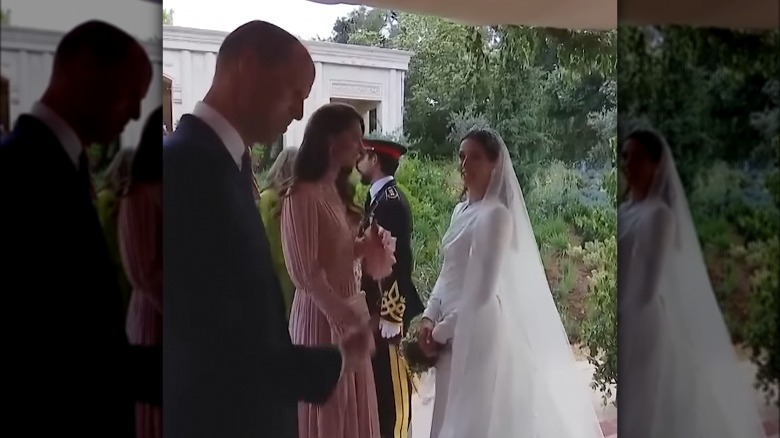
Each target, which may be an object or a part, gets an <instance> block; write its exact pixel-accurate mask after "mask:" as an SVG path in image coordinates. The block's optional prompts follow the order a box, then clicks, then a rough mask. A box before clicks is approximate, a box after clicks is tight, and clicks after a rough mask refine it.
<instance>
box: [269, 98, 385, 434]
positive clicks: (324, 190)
mask: <svg viewBox="0 0 780 438" xmlns="http://www.w3.org/2000/svg"><path fill="white" fill-rule="evenodd" d="M363 132H364V124H363V118H362V116H361V115H360V114H359V113H358V112H357V111H356V110H355V109H354V108H352V107H351V106H349V105H345V104H339V103H331V104H327V105H325V106H323V107H321V108H319V109H318V110H317V111H315V112H314V114H312V116H311V118H310V119H309V122H308V124H307V126H306V131H305V133H304V137H303V142H302V144H301V147H300V150H299V151H298V156H297V158H296V161H295V166H294V178H295V180H294V183H293V185H292V187H291V189H290V190H289V192H288V193H287V194H286V196H285V199H284V201H283V206H282V243H283V248H284V255H285V261H286V263H287V267H288V270H289V273H290V278H291V279H292V281H293V283H294V284H295V287H296V293H295V298H294V299H293V304H292V313H291V315H290V334H291V337H292V341H293V343H294V344H299V345H310V346H315V345H332V344H337V343H338V341H339V339H340V338H341V336H342V335H344V334H345V333H347V332H351V331H352V330H363V331H364V333H365V334H364V336H366V337H367V339H366V343H367V344H370V345H373V338H372V337H371V336H372V334H371V332H370V330H367V328H366V327H367V325H366V324H367V321H368V319H369V315H368V307H367V306H366V303H365V298H364V297H363V296H362V295H361V294H360V291H359V289H358V285H357V282H356V281H355V270H354V269H355V262H356V261H358V260H360V258H361V257H362V256H363V255H364V254H365V252H366V251H367V249H368V248H369V246H370V245H367V244H366V242H365V241H364V240H363V239H359V238H358V237H357V227H356V226H355V224H357V223H358V222H359V221H360V216H361V209H360V207H358V206H356V205H355V203H354V190H353V188H352V187H351V186H350V181H349V175H350V172H351V169H352V168H353V167H354V165H355V163H356V160H357V158H358V156H359V155H360V153H361V152H362V147H363V145H362V138H363ZM355 303H360V305H356V304H355ZM298 424H299V436H300V438H336V437H338V438H379V416H378V410H377V400H376V389H375V387H374V373H373V370H372V367H371V356H370V351H366V354H365V358H363V359H362V361H360V362H359V364H358V365H357V366H355V367H353V369H352V372H351V373H345V374H343V376H342V378H341V381H340V382H339V384H338V385H337V387H336V389H335V390H334V392H333V395H332V396H331V398H330V399H329V400H328V401H327V402H326V403H325V404H324V405H320V406H316V405H311V404H306V403H301V404H300V405H299V409H298Z"/></svg>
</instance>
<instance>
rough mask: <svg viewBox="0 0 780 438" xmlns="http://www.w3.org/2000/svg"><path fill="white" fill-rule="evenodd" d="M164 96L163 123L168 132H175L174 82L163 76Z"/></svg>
mask: <svg viewBox="0 0 780 438" xmlns="http://www.w3.org/2000/svg"><path fill="white" fill-rule="evenodd" d="M162 83H163V95H162V101H163V104H162V107H163V123H165V128H166V129H168V132H169V133H170V132H173V129H174V126H173V80H171V78H169V77H168V76H165V75H163V78H162Z"/></svg>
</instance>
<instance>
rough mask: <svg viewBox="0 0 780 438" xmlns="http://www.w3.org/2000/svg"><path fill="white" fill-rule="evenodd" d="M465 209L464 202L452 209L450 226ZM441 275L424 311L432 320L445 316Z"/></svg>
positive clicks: (424, 316)
mask: <svg viewBox="0 0 780 438" xmlns="http://www.w3.org/2000/svg"><path fill="white" fill-rule="evenodd" d="M462 209H463V202H459V203H458V204H457V205H455V208H454V209H453V210H452V216H450V226H452V222H453V221H454V220H455V217H456V216H457V215H458V213H460V211H461V210H462ZM440 279H441V277H439V278H437V279H436V283H435V284H434V285H433V291H432V292H431V296H430V298H428V304H427V305H426V306H425V310H424V311H423V318H427V319H429V320H431V322H434V323H436V322H438V321H439V320H441V318H442V317H443V316H444V315H442V311H441V302H442V297H441V295H442V294H443V293H444V291H442V290H441V288H440V287H439V284H440V283H439V280H440Z"/></svg>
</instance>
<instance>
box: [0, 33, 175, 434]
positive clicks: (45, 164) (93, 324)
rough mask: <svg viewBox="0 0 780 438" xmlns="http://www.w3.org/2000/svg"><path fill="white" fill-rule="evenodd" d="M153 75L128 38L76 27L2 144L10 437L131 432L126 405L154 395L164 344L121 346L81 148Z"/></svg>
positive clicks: (135, 100)
mask: <svg viewBox="0 0 780 438" xmlns="http://www.w3.org/2000/svg"><path fill="white" fill-rule="evenodd" d="M151 75H152V66H151V63H150V61H149V58H148V56H147V55H146V53H145V51H144V50H143V48H142V47H141V46H140V44H139V43H138V42H137V41H136V40H135V39H134V38H132V37H131V36H130V35H128V34H126V33H125V32H123V31H121V30H120V29H117V28H116V27H114V26H112V25H109V24H107V23H103V22H99V21H90V22H87V23H84V24H82V25H79V26H77V27H76V28H74V29H73V30H72V31H70V32H69V33H68V34H66V35H65V36H64V37H63V39H62V41H60V43H59V45H58V47H57V50H56V53H55V55H54V64H53V71H52V75H51V80H50V82H49V85H48V87H47V88H46V91H45V93H44V94H43V96H42V97H41V99H40V101H39V102H37V103H36V104H35V105H34V106H33V108H32V111H31V113H30V114H24V115H21V116H20V117H19V118H18V120H17V122H16V125H15V127H14V129H13V131H12V132H11V133H10V134H9V135H8V136H7V137H6V138H4V139H3V143H2V145H0V209H2V213H0V253H1V254H2V256H3V257H2V259H3V264H2V265H0V288H2V292H3V294H2V295H3V299H4V302H3V306H4V309H5V312H4V317H3V324H4V328H3V330H2V333H3V351H4V357H5V360H4V369H5V374H6V376H7V377H8V378H7V379H6V383H5V385H4V388H3V394H4V396H5V398H6V400H7V401H8V403H6V408H5V419H6V426H7V427H8V428H10V429H14V430H19V431H20V432H16V433H17V434H21V435H24V436H62V435H65V434H75V435H77V436H80V437H101V438H104V437H132V436H134V431H133V430H134V403H135V402H136V401H144V402H156V403H158V404H159V403H160V401H161V392H162V391H161V388H162V382H161V377H162V350H161V349H160V348H156V349H155V348H152V347H132V346H130V345H129V344H128V341H127V337H126V335H125V321H124V314H123V309H122V295H121V293H120V290H119V282H118V280H117V277H116V270H115V268H114V266H113V264H112V261H111V258H110V256H109V252H108V249H107V246H106V242H105V238H104V234H103V231H102V229H101V227H100V223H99V222H98V216H97V213H96V211H95V208H94V205H93V198H92V186H91V181H90V176H89V168H88V163H87V160H86V154H85V150H84V147H85V146H87V145H90V144H93V143H102V144H109V143H110V142H111V141H113V140H114V139H115V138H116V137H117V136H118V135H119V134H120V132H121V131H122V130H123V129H124V127H125V125H126V124H127V122H128V121H130V120H131V119H138V117H139V116H140V102H141V100H142V98H143V97H144V95H146V93H147V90H148V88H149V83H150V81H151Z"/></svg>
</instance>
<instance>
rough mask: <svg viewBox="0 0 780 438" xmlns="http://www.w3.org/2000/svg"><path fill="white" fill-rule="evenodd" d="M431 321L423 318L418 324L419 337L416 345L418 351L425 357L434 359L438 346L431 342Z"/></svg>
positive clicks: (432, 325)
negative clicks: (418, 347)
mask: <svg viewBox="0 0 780 438" xmlns="http://www.w3.org/2000/svg"><path fill="white" fill-rule="evenodd" d="M433 327H434V324H433V321H431V320H430V319H428V318H423V319H422V321H421V322H420V336H419V338H418V341H417V342H418V343H419V345H420V350H422V352H423V354H425V355H426V356H427V357H435V356H436V355H437V354H438V352H439V348H440V347H439V345H438V344H437V343H436V341H434V340H433Z"/></svg>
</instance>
